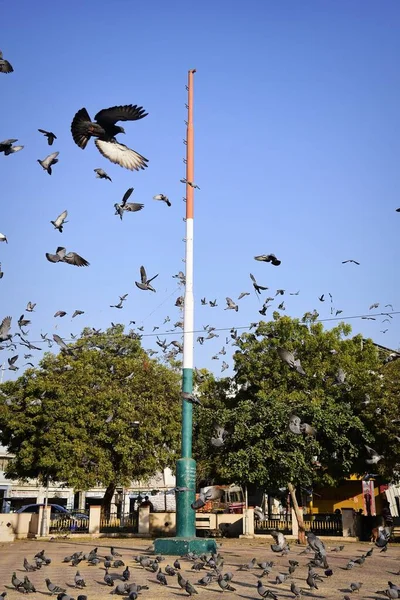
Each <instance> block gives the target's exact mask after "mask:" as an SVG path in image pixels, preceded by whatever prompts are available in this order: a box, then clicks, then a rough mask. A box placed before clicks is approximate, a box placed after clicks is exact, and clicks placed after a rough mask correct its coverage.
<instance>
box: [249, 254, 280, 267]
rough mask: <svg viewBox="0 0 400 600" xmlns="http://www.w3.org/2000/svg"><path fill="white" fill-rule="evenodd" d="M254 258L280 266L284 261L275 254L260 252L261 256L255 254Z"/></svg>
mask: <svg viewBox="0 0 400 600" xmlns="http://www.w3.org/2000/svg"><path fill="white" fill-rule="evenodd" d="M254 260H259V261H261V262H270V263H271V264H272V265H274V267H279V265H280V264H281V262H282V261H280V260H279V259H277V258H276V256H275V254H260V255H259V256H255V257H254Z"/></svg>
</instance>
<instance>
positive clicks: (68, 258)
mask: <svg viewBox="0 0 400 600" xmlns="http://www.w3.org/2000/svg"><path fill="white" fill-rule="evenodd" d="M46 258H47V260H48V261H49V262H52V263H58V262H65V263H68V264H69V265H75V266H76V267H88V266H89V264H90V263H88V261H87V260H85V259H84V258H82V256H79V254H76V252H68V254H67V251H66V249H65V248H62V247H61V246H59V247H58V248H57V250H56V253H55V254H49V253H48V252H46Z"/></svg>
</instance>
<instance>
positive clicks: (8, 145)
mask: <svg viewBox="0 0 400 600" xmlns="http://www.w3.org/2000/svg"><path fill="white" fill-rule="evenodd" d="M14 142H18V140H14V139H10V140H3V141H2V142H0V152H4V155H5V156H8V155H9V154H14V153H15V152H19V151H20V150H22V149H23V146H13V144H14Z"/></svg>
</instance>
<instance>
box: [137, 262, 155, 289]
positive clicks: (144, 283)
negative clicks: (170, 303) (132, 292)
mask: <svg viewBox="0 0 400 600" xmlns="http://www.w3.org/2000/svg"><path fill="white" fill-rule="evenodd" d="M156 277H158V273H157V275H154V277H152V278H151V279H147V275H146V270H145V268H144V267H143V266H142V267H140V279H141V281H140V283H138V282H137V281H135V285H136V286H137V287H138V288H139V289H140V290H150V291H151V292H155V291H156V290H155V289H154V288H153V286H152V285H151V282H152V281H153V279H155V278H156Z"/></svg>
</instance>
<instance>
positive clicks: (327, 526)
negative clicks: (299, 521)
mask: <svg viewBox="0 0 400 600" xmlns="http://www.w3.org/2000/svg"><path fill="white" fill-rule="evenodd" d="M304 527H305V530H306V531H310V530H312V531H313V533H315V534H316V535H332V536H342V535H343V523H342V515H336V514H334V513H332V514H331V513H325V514H317V515H304Z"/></svg>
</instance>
